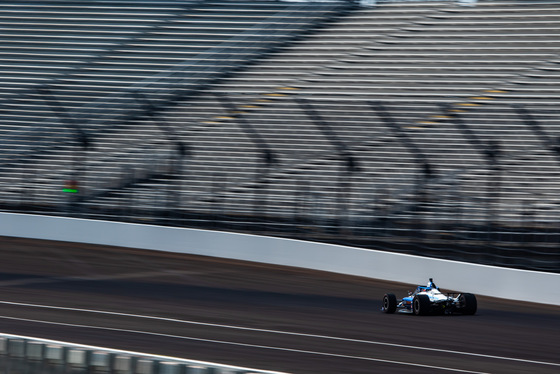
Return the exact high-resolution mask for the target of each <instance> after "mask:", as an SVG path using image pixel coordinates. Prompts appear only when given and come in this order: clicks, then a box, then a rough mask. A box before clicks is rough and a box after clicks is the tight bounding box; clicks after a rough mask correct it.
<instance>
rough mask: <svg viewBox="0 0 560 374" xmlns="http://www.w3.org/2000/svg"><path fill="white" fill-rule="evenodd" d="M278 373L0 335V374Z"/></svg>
mask: <svg viewBox="0 0 560 374" xmlns="http://www.w3.org/2000/svg"><path fill="white" fill-rule="evenodd" d="M29 373H49V374H68V373H71V374H81V373H83V374H104V373H107V374H109V373H112V374H282V373H280V372H273V371H260V370H255V369H249V368H243V367H237V366H228V365H219V364H214V363H208V362H202V361H193V360H184V359H179V358H174V357H167V356H157V355H148V354H143V353H137V352H130V351H117V350H111V349H106V348H101V347H92V346H87V345H79V344H72V343H66V342H60V341H54V340H45V339H37V338H30V337H26V336H18V335H9V334H0V374H29Z"/></svg>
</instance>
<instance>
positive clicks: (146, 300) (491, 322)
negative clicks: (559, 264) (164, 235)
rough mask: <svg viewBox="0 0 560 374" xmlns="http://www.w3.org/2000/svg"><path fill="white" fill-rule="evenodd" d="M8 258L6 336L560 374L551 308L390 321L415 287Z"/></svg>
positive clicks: (74, 249) (53, 257)
mask: <svg viewBox="0 0 560 374" xmlns="http://www.w3.org/2000/svg"><path fill="white" fill-rule="evenodd" d="M263 250H266V249H265V248H263ZM0 253H1V261H0V332H3V333H11V334H19V335H27V336H34V337H40V338H47V339H55V340H62V341H68V342H73V343H81V344H88V345H95V346H104V347H109V348H115V349H124V350H131V351H137V352H146V353H152V354H162V355H167V356H175V357H180V358H188V359H195V360H203V361H212V362H219V363H223V364H231V365H239V366H245V367H252V368H257V369H264V370H274V371H281V372H288V373H337V374H340V373H368V374H370V373H389V372H391V373H457V372H459V373H508V374H511V373H559V372H560V307H556V306H550V305H540V304H530V303H522V302H513V301H504V300H498V299H492V298H487V297H481V296H478V304H479V309H478V313H477V314H476V315H475V316H428V317H416V316H411V315H402V314H394V315H386V314H383V313H381V312H380V308H381V300H382V297H383V294H384V293H386V292H387V291H392V292H394V293H395V294H397V296H398V297H402V296H405V295H406V292H407V291H409V290H412V289H413V288H414V286H413V285H403V284H395V283H389V282H383V281H378V280H371V279H364V278H358V277H350V276H344V275H336V274H329V273H323V272H316V271H309V270H302V269H290V268H281V267H274V266H268V265H258V264H250V263H244V262H238V261H228V260H220V259H213V258H205V257H196V256H189V255H177V254H167V253H156V252H148V251H140V250H132V249H123V248H111V247H99V246H93V245H82V244H73V243H60V242H46V241H35V240H26V239H15V238H6V237H0ZM322 260H324V259H322ZM395 271H398V269H395ZM430 276H431V274H426V279H419V280H418V283H419V284H424V283H426V281H427V280H428V278H429V277H430ZM473 277H476V274H473ZM435 281H436V283H437V284H438V285H439V286H440V287H441V288H442V290H443V291H446V290H445V279H435ZM558 286H560V285H551V287H558ZM455 291H465V292H468V291H469V290H455Z"/></svg>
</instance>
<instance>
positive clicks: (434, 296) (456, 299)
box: [381, 278, 477, 316]
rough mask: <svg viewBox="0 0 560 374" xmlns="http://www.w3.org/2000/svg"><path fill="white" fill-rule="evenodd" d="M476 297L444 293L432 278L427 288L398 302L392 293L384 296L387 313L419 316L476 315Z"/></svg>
mask: <svg viewBox="0 0 560 374" xmlns="http://www.w3.org/2000/svg"><path fill="white" fill-rule="evenodd" d="M476 309H477V302H476V296H475V295H473V294H471V293H445V294H444V293H442V292H441V291H440V290H439V287H437V286H436V284H435V283H434V281H433V279H432V278H430V281H429V282H428V285H427V286H418V287H416V290H415V291H414V292H409V293H408V296H407V297H403V298H402V299H401V300H400V301H397V297H396V296H395V295H394V294H392V293H387V294H385V296H383V308H381V310H382V311H383V312H385V313H395V312H396V311H397V310H398V311H399V313H410V314H412V313H413V314H415V315H417V316H425V315H433V314H466V315H473V314H475V313H476Z"/></svg>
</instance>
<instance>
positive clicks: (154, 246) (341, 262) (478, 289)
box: [0, 213, 560, 305]
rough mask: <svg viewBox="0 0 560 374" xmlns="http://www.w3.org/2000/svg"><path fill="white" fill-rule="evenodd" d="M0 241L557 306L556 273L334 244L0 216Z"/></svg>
mask: <svg viewBox="0 0 560 374" xmlns="http://www.w3.org/2000/svg"><path fill="white" fill-rule="evenodd" d="M0 235H3V236H13V237H22V238H31V239H44V240H59V241H67V242H77V243H88V244H100V245H111V246H120V247H129V248H139V249H148V250H159V251H167V252H177V253H188V254H194V255H202V256H212V257H221V258H230V259H236V260H243V261H252V262H261V263H268V264H273V265H282V266H292V267H300V268H307V269H315V270H321V271H328V272H334V273H340V274H348V275H355V276H361V277H368V278H375V279H383V280H388V281H395V282H402V283H410V284H418V283H423V282H425V280H426V279H428V278H429V277H433V278H435V279H437V280H440V282H442V284H445V288H446V289H450V290H457V291H464V292H472V293H476V294H479V295H486V296H492V297H498V298H505V299H512V300H521V301H528V302H535V303H545V304H552V305H560V287H558V284H560V274H558V273H546V272H539V271H529V270H519V269H509V268H504V267H498V266H488V265H478V264H473V263H467V262H459V261H450V260H442V259H434V258H429V257H423V256H414V255H405V254H401V253H391V252H384V251H377V250H370V249H363V248H355V247H348V246H342V245H333V244H324V243H316V242H306V241H302V240H294V239H282V238H274V237H265V236H257V235H249V234H238V233H227V232H220V231H209V230H197V229H188V228H178V227H166V226H155V225H145V224H133V223H123V222H109V221H96V220H87V219H78V218H66V217H50V216H40V215H31V214H15V213H0Z"/></svg>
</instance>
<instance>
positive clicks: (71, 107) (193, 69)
mask: <svg viewBox="0 0 560 374" xmlns="http://www.w3.org/2000/svg"><path fill="white" fill-rule="evenodd" d="M24 3H25V5H18V4H21V2H15V1H14V2H8V3H5V2H3V3H2V4H0V18H1V20H2V26H1V28H0V33H2V41H1V42H0V54H1V56H2V60H1V71H2V73H1V78H0V82H1V84H2V85H1V87H2V88H1V90H0V113H2V123H1V124H0V125H1V126H2V127H1V128H0V131H1V132H2V136H1V140H0V142H1V147H0V148H1V149H0V196H2V198H1V201H2V204H3V207H2V208H3V209H4V210H10V211H22V210H23V211H28V212H35V213H43V214H65V215H72V216H77V217H92V218H102V219H118V220H129V221H134V222H148V223H156V224H169V225H182V226H189V227H204V228H216V229H222V230H234V231H250V232H254V233H263V234H267V235H281V236H288V237H295V238H304V239H308V240H318V241H327V242H334V243H342V244H350V245H358V246H363V247H366V248H376V249H386V250H392V251H402V252H408V253H414V254H420V255H430V256H436V257H442V258H451V259H459V260H469V261H475V262H480V263H488V264H496V265H506V266H514V267H520V268H527V269H536V270H545V271H553V272H558V271H560V254H559V251H558V245H559V243H560V214H559V213H560V198H559V197H558V192H560V191H559V190H560V179H559V178H560V143H559V142H557V139H558V138H559V136H560V127H559V123H558V121H559V120H560V118H559V116H558V106H559V104H560V85H559V83H560V74H559V71H560V56H559V54H558V53H559V47H560V38H558V36H559V35H560V6H559V5H560V2H558V1H499V0H496V1H478V2H477V3H476V6H460V5H458V4H457V2H455V1H414V2H402V1H378V2H377V5H376V6H374V7H360V6H358V5H357V2H349V1H333V2H281V1H235V0H231V1H225V0H221V1H219V0H216V1H190V2H189V1H170V0H168V1H156V0H152V1H138V0H136V1H73V2H66V1H65V2H60V1H54V0H49V1H41V2H37V1H35V2H34V1H25V2H24ZM92 4H94V5H95V6H92ZM67 181H75V182H71V183H69V182H67ZM65 184H66V187H67V191H71V190H77V191H79V192H78V193H75V194H72V193H64V192H62V188H63V187H64V186H65Z"/></svg>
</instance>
